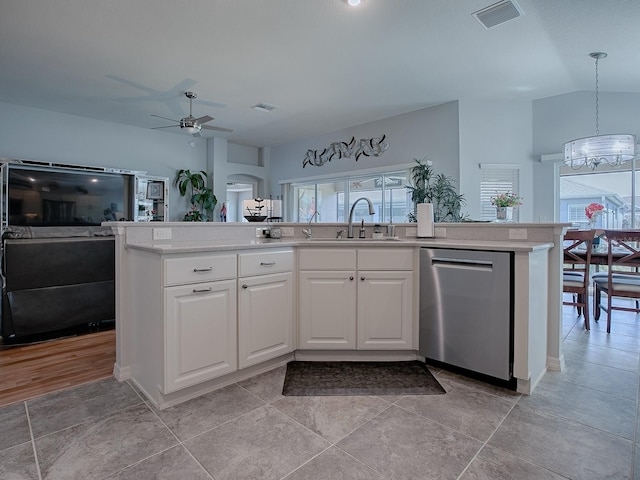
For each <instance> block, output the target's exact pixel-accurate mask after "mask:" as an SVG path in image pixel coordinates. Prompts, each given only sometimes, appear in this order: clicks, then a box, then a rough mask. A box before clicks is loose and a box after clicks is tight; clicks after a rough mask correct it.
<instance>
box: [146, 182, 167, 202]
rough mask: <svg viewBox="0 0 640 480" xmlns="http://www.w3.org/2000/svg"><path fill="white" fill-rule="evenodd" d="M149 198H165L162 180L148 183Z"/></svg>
mask: <svg viewBox="0 0 640 480" xmlns="http://www.w3.org/2000/svg"><path fill="white" fill-rule="evenodd" d="M147 198H148V199H149V200H162V199H163V198H164V184H163V183H162V182H149V183H147Z"/></svg>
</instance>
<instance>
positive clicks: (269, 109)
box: [251, 102, 278, 112]
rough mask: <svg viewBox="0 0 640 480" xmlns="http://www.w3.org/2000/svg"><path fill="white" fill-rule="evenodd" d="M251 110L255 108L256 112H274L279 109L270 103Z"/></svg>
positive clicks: (261, 104) (260, 104)
mask: <svg viewBox="0 0 640 480" xmlns="http://www.w3.org/2000/svg"><path fill="white" fill-rule="evenodd" d="M251 108H253V109H254V110H259V111H261V112H273V111H274V110H275V109H276V108H278V107H276V106H275V105H271V104H270V103H264V102H262V103H259V104H257V105H254V106H253V107H251Z"/></svg>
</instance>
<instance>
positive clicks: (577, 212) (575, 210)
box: [567, 203, 589, 225]
mask: <svg viewBox="0 0 640 480" xmlns="http://www.w3.org/2000/svg"><path fill="white" fill-rule="evenodd" d="M585 207H586V205H585V204H584V203H571V204H569V205H567V221H568V222H571V223H573V224H578V223H581V224H582V223H584V224H585V225H586V224H587V223H588V222H589V220H588V219H587V215H586V214H585V210H584V208H585Z"/></svg>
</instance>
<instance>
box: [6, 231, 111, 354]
mask: <svg viewBox="0 0 640 480" xmlns="http://www.w3.org/2000/svg"><path fill="white" fill-rule="evenodd" d="M32 230H33V229H30V231H29V234H28V235H27V234H25V232H24V230H17V231H15V230H14V231H13V232H12V229H11V227H9V229H8V231H7V232H5V234H4V235H3V236H4V240H3V247H4V248H3V264H2V267H3V268H2V272H3V276H4V289H3V295H2V317H1V323H0V327H1V328H0V334H1V335H2V337H3V340H4V341H5V342H7V343H11V342H15V341H19V340H21V339H28V338H32V337H34V336H42V335H45V336H47V337H55V336H56V332H63V331H64V332H66V331H68V330H69V329H72V328H76V327H78V328H87V327H98V326H100V325H103V324H113V322H114V319H115V289H114V278H115V242H114V237H113V236H110V230H108V229H101V228H96V227H92V228H82V229H78V228H74V227H69V228H66V229H65V228H62V227H60V228H56V229H54V230H49V231H47V229H46V227H42V228H41V229H38V230H37V231H36V232H35V234H34V232H33V231H32ZM43 230H44V231H43ZM47 234H48V235H50V236H47ZM16 236H17V237H19V238H11V237H16ZM26 236H30V237H32V238H24V237H26ZM21 237H22V238H21ZM33 237H36V238H33Z"/></svg>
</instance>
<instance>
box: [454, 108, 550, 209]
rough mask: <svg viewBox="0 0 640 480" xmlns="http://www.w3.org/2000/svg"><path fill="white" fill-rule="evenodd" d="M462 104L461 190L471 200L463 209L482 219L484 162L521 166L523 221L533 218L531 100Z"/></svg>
mask: <svg viewBox="0 0 640 480" xmlns="http://www.w3.org/2000/svg"><path fill="white" fill-rule="evenodd" d="M459 105H460V108H459V110H460V114H459V115H460V191H461V192H462V193H464V195H465V199H466V201H467V204H466V207H465V208H464V209H463V211H464V212H466V213H467V214H468V215H469V217H470V218H473V219H479V218H480V213H481V207H480V182H479V178H480V168H479V164H480V163H506V164H518V165H520V174H519V178H520V185H519V194H520V196H521V197H522V198H523V201H522V205H521V206H520V207H519V218H520V221H525V222H528V221H534V220H535V221H537V219H538V217H533V216H532V215H533V213H532V212H533V206H534V204H535V199H534V195H533V181H532V172H533V160H534V159H533V156H532V154H531V151H532V143H533V140H532V123H531V102H514V101H492V102H489V101H470V100H461V101H460V102H459Z"/></svg>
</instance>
